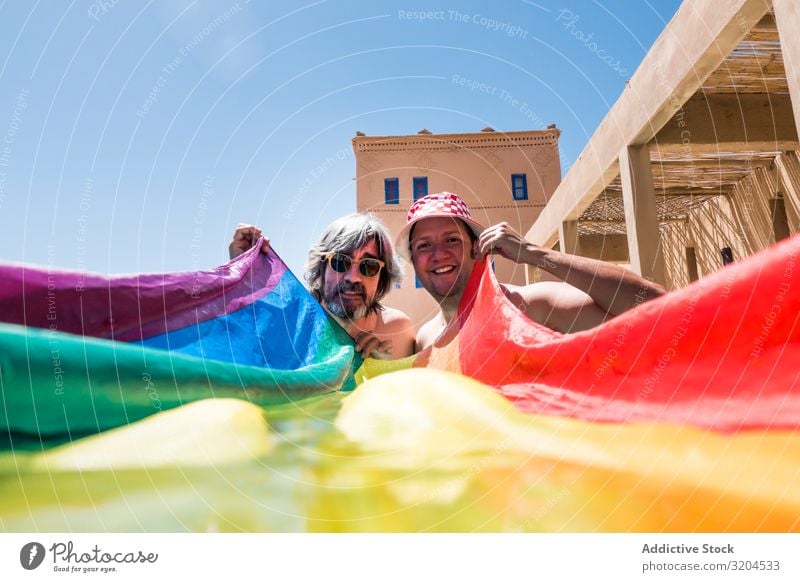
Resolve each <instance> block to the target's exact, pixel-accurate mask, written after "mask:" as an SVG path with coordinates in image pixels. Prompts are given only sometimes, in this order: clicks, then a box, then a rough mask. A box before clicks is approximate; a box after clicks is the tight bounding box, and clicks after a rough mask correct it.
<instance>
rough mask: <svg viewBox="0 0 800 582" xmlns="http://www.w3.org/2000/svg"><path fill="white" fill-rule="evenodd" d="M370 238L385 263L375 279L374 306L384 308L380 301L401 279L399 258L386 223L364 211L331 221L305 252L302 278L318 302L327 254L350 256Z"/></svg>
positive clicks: (320, 299)
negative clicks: (303, 276)
mask: <svg viewBox="0 0 800 582" xmlns="http://www.w3.org/2000/svg"><path fill="white" fill-rule="evenodd" d="M373 240H374V241H375V246H377V247H378V258H379V259H380V260H382V261H383V262H384V263H385V265H384V267H383V269H381V274H380V277H379V279H378V289H377V292H376V293H375V302H376V305H375V307H374V308H375V309H379V310H380V309H383V306H382V305H380V303H379V302H380V300H381V299H383V297H384V296H385V295H386V294H387V293H388V292H389V290H390V289H391V288H392V285H393V284H394V283H395V282H397V281H400V280H402V278H403V267H402V264H401V263H400V258H399V257H398V256H397V255H395V254H394V247H393V246H392V238H391V235H390V234H389V230H388V229H387V228H386V225H384V224H383V222H381V220H380V219H379V218H378V217H377V216H375V215H374V214H367V213H356V214H348V215H347V216H343V217H342V218H340V219H338V220H336V221H334V222H332V223H331V224H330V225H329V226H328V228H326V229H325V231H324V232H323V233H322V235H321V236H320V237H319V241H318V242H317V244H315V245H314V246H313V247H311V250H309V251H308V263H306V274H305V278H306V281H307V282H308V290H309V291H310V292H311V294H312V295H313V296H314V297H315V298H316V299H317V301H322V295H323V286H324V284H325V267H326V266H327V258H326V257H327V255H328V254H329V253H343V254H345V255H352V254H353V253H355V252H356V251H357V250H358V249H360V248H361V247H363V246H364V245H365V244H367V243H369V242H370V241H373Z"/></svg>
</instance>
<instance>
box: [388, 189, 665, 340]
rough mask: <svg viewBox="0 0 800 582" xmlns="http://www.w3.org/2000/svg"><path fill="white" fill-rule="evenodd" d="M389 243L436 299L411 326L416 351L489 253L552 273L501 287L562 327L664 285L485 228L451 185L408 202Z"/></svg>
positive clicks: (596, 317)
mask: <svg viewBox="0 0 800 582" xmlns="http://www.w3.org/2000/svg"><path fill="white" fill-rule="evenodd" d="M395 248H396V249H397V252H398V254H400V255H401V256H403V257H404V258H405V259H406V260H409V261H410V262H411V263H412V264H413V265H414V270H415V272H416V275H417V279H418V280H419V282H420V284H421V285H422V286H423V287H424V288H425V290H426V291H427V292H428V293H430V294H431V295H432V296H433V298H434V299H436V301H438V302H439V305H440V307H441V311H440V313H439V314H438V315H437V316H436V317H434V318H433V319H432V320H431V321H429V322H427V323H426V324H425V325H423V326H422V328H420V330H419V332H418V333H417V340H416V348H417V350H418V351H419V350H422V349H425V348H427V347H428V346H430V345H431V344H433V342H434V341H435V340H436V338H437V337H438V336H439V334H440V333H441V332H442V331H443V330H444V328H445V327H446V325H447V324H448V323H449V322H450V321H451V320H452V319H453V317H454V316H455V314H456V310H457V308H458V304H459V302H460V301H461V296H462V295H463V293H464V289H465V287H466V284H467V281H468V280H469V278H470V275H471V274H472V269H473V267H474V265H475V262H476V261H478V260H482V259H485V258H486V257H487V256H488V255H491V254H497V255H500V256H502V257H505V258H507V259H510V260H512V261H515V262H516V263H519V264H526V265H533V266H536V267H539V268H540V269H543V270H544V271H546V272H548V273H550V274H551V275H553V276H554V277H556V278H557V279H559V281H542V282H539V283H533V284H531V285H525V286H517V285H508V284H502V285H500V287H501V288H502V290H503V292H504V293H505V295H506V296H507V297H508V298H509V300H511V302H512V303H513V304H514V305H515V306H516V307H517V308H518V309H520V310H521V311H522V312H523V313H525V314H526V315H527V316H528V317H529V318H530V319H532V320H533V321H535V322H537V323H540V324H542V325H545V326H547V327H549V328H551V329H554V330H556V331H560V332H563V333H568V332H575V331H581V330H584V329H590V328H592V327H595V326H597V325H599V324H601V323H603V322H604V321H606V320H608V319H610V318H612V317H614V316H616V315H619V314H620V313H622V312H624V311H627V310H628V309H631V308H633V307H635V306H636V305H638V304H639V303H642V302H644V301H648V300H650V299H653V298H655V297H660V296H661V295H663V294H664V293H665V290H664V288H663V287H661V286H660V285H657V284H655V283H652V282H650V281H648V280H646V279H644V278H643V277H640V276H638V275H636V274H635V273H633V272H631V271H629V270H627V269H624V268H623V267H620V266H618V265H612V264H609V263H604V262H603V261H597V260H594V259H588V258H585V257H578V256H575V255H568V254H564V253H559V252H557V251H553V250H551V249H547V248H543V247H540V246H537V245H534V244H533V243H530V242H528V241H527V240H525V239H524V238H523V237H522V236H521V235H519V234H518V233H517V232H515V231H514V229H513V228H511V226H510V225H509V224H507V223H505V222H503V223H500V224H497V225H494V226H491V227H489V228H484V227H483V226H482V225H481V224H479V223H478V222H476V221H475V220H473V218H472V216H471V214H470V211H469V208H468V207H467V205H466V203H465V202H464V201H463V200H462V199H461V197H460V196H458V195H456V194H453V193H451V192H441V193H438V194H430V195H428V196H425V197H423V198H420V199H419V200H417V201H416V202H414V204H413V205H412V206H411V208H410V209H409V211H408V218H407V224H406V226H405V227H404V228H403V230H401V231H400V233H399V234H398V236H397V238H396V241H395Z"/></svg>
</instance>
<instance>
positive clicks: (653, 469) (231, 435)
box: [0, 238, 800, 532]
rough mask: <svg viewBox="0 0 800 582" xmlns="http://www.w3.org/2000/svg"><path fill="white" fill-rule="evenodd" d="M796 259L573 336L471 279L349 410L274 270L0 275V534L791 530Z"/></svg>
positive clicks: (269, 262)
mask: <svg viewBox="0 0 800 582" xmlns="http://www.w3.org/2000/svg"><path fill="white" fill-rule="evenodd" d="M798 252H800V239H798V238H794V239H791V240H789V241H785V242H784V243H782V244H781V245H778V246H776V247H774V248H772V249H770V250H768V251H767V252H765V253H762V254H760V255H756V256H754V257H751V258H749V259H747V260H745V261H742V262H741V263H739V264H734V265H731V266H728V267H726V268H724V269H722V270H721V271H720V272H718V273H716V274H714V275H711V276H709V277H706V278H704V279H702V280H701V281H699V282H697V283H695V284H693V285H691V286H689V287H687V288H685V289H682V290H680V291H677V292H674V293H671V294H669V295H668V296H666V297H664V298H661V299H659V300H656V301H652V302H648V303H645V304H643V305H640V306H638V307H637V308H635V309H634V310H632V311H630V312H627V313H625V314H622V315H620V316H618V317H616V318H614V319H612V320H611V321H609V322H607V323H606V324H604V325H603V326H601V327H599V328H597V329H595V330H591V331H588V332H582V333H578V334H572V335H562V334H559V333H557V332H553V331H551V330H548V329H546V328H543V327H541V326H539V325H537V324H535V323H533V322H531V321H529V320H528V319H527V318H526V317H525V316H524V315H523V314H521V313H520V312H519V311H518V310H516V309H515V308H514V307H513V306H512V305H511V304H510V303H508V301H507V300H506V298H505V296H504V295H503V293H502V291H501V290H500V288H499V286H498V285H497V283H496V281H495V280H494V278H493V276H492V272H491V269H486V268H485V265H479V266H478V267H477V268H476V270H475V272H474V273H473V277H472V278H471V280H470V282H469V286H468V289H467V292H466V294H465V301H464V302H463V303H462V305H461V306H460V308H459V314H458V317H457V319H456V320H455V322H454V324H453V325H452V326H451V327H450V328H449V329H448V330H447V332H446V333H445V334H444V335H443V336H442V338H441V339H440V340H439V341H438V342H437V343H436V345H435V346H434V347H433V348H432V349H430V350H428V351H425V352H423V353H421V354H418V355H417V356H414V357H411V358H407V359H405V360H403V361H396V362H390V363H387V362H380V361H375V360H366V361H365V362H364V364H363V366H361V367H360V369H359V371H358V373H357V374H356V376H357V377H358V379H359V381H360V382H361V385H360V386H359V387H358V388H357V389H356V390H355V391H353V392H352V393H349V392H344V391H343V390H342V388H347V387H349V386H350V385H352V382H353V374H352V370H353V368H354V367H355V366H357V365H358V364H359V363H360V362H357V361H356V359H355V357H354V354H353V347H352V343H351V342H350V341H349V340H348V339H347V338H342V337H341V335H342V333H343V332H341V330H339V329H338V328H337V327H335V326H333V327H332V324H331V322H330V320H328V319H327V317H325V313H324V311H323V310H321V308H319V305H318V304H316V302H314V301H313V299H312V298H310V296H308V295H307V293H305V291H304V290H303V289H302V286H300V284H299V282H298V281H297V280H296V279H294V277H293V276H291V274H290V273H288V271H286V270H285V267H283V266H282V263H280V261H279V259H277V257H276V256H274V255H269V256H267V257H264V256H261V255H258V254H257V253H251V254H249V255H247V256H246V257H245V258H240V259H238V260H237V261H234V262H233V263H231V264H229V265H226V266H224V267H220V268H219V269H216V270H214V271H209V272H206V273H203V274H199V275H197V276H198V277H199V279H197V280H201V281H204V283H205V285H206V286H205V287H203V289H204V292H203V293H207V295H206V298H207V299H208V301H205V300H203V299H202V298H200V299H198V298H197V297H196V296H193V295H196V293H194V291H193V285H194V283H193V282H192V278H193V277H195V275H194V274H178V275H143V276H136V277H127V278H118V279H117V278H114V279H108V278H96V279H92V281H93V283H92V284H91V285H87V284H84V285H79V284H78V283H79V279H78V278H79V277H81V275H80V274H74V273H73V274H68V273H66V274H64V273H62V274H63V275H64V277H63V278H60V276H59V275H56V276H54V275H53V273H52V272H47V271H46V270H42V269H38V270H37V269H32V268H29V267H20V266H8V267H2V269H3V270H2V274H3V281H2V282H0V313H2V314H3V317H2V319H4V320H6V321H10V322H11V323H10V324H5V325H3V326H2V327H0V358H1V359H0V381H1V382H2V384H0V390H2V402H3V405H4V406H3V412H2V416H0V419H2V421H3V423H4V424H3V425H2V432H3V433H5V434H4V435H3V436H4V437H7V442H6V443H5V452H0V492H2V494H1V495H0V529H2V530H4V531H31V530H36V531H98V530H100V531H187V530H189V531H279V532H284V531H286V532H288V531H334V532H338V531H411V532H415V531H466V532H472V531H558V532H576V531H577V532H601V531H665V532H666V531H672V532H701V531H703V532H734V531H735V532H750V531H753V532H798V531H800V517H799V516H800V495H798V493H797V492H798V491H800V432H798V424H800V408H799V407H798V388H797V375H798V373H800V368H798V367H797V365H796V362H797V361H798V356H799V355H800V354H798V330H797V319H798V315H799V314H800V304H799V303H798V302H799V301H800V300H799V299H798V296H800V293H798V286H800V282H798V280H797V278H796V276H795V271H796V259H797V256H798ZM281 269H283V270H281ZM290 276H291V277H290ZM287 277H290V278H287ZM89 279H91V278H90V277H88V276H86V277H84V278H83V282H84V283H86V282H87V281H89ZM9 281H10V283H9ZM57 281H61V282H62V283H63V285H61V286H59V285H54V284H55V283H56V282H57ZM28 282H31V283H32V285H28V284H27V283H28ZM117 283H121V287H119V288H118V287H117V286H116V284H117ZM53 285H54V288H53V289H51V286H53ZM109 286H111V287H113V289H109ZM76 287H81V288H82V289H80V290H76V289H75V288H76ZM22 289H24V292H23V293H22V294H20V292H19V291H20V290H22ZM87 289H91V291H87ZM264 289H266V291H264V293H263V294H262V290H264ZM15 290H16V292H15ZM142 290H144V291H142ZM123 291H124V292H123ZM51 292H52V294H51ZM203 293H201V296H202V295H203ZM304 293H305V295H304ZM272 295H275V297H272V298H270V296H272ZM309 300H310V303H309ZM262 301H265V302H266V303H265V304H264V305H262V304H260V302H262ZM118 302H119V303H118ZM301 304H302V305H301ZM118 305H119V308H118V307H117V306H118ZM137 306H138V307H137ZM141 306H145V307H141ZM51 309H54V310H55V311H51ZM141 309H144V311H145V312H146V313H144V314H138V312H139V310H141ZM240 312H244V313H240ZM52 313H55V315H56V319H55V320H50V319H48V316H49V315H51V314H52ZM51 321H55V326H56V329H53V328H51V327H50V322H51ZM20 324H23V325H27V326H28V327H23V326H22V325H20ZM298 326H300V327H299V328H298ZM254 329H257V330H258V331H257V332H255V333H254V332H253V330H254ZM309 329H311V330H314V331H313V333H310V332H309V331H308V330H309ZM278 338H280V342H282V343H281V345H273V343H274V342H277V341H278ZM123 340H124V341H123ZM238 342H242V343H241V344H240V343H238ZM283 342H285V343H283ZM287 346H293V347H287ZM412 368H413V369H412ZM212 398H213V399H212ZM98 432H101V434H92V433H98Z"/></svg>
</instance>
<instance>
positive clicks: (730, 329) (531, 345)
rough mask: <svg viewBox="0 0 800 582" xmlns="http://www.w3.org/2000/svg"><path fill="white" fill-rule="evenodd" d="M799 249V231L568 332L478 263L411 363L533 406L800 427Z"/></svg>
mask: <svg viewBox="0 0 800 582" xmlns="http://www.w3.org/2000/svg"><path fill="white" fill-rule="evenodd" d="M798 254H800V237H794V238H791V239H789V240H786V241H784V242H783V243H781V244H779V245H776V246H775V247H773V248H771V249H769V250H767V251H765V252H762V253H759V254H757V255H754V256H752V257H749V258H748V259H747V260H744V261H741V262H740V263H736V264H733V265H729V266H727V267H725V268H723V269H721V270H720V271H718V272H716V273H714V274H712V275H710V276H707V277H704V278H703V279H701V280H699V281H697V282H696V283H694V284H692V285H689V286H688V287H685V288H683V289H679V290H677V291H673V292H671V293H669V294H667V295H666V296H664V297H661V298H659V299H657V300H654V301H650V302H647V303H642V304H641V305H638V306H637V307H635V308H634V309H632V310H630V311H627V312H625V313H623V314H621V315H619V316H617V317H615V318H613V319H611V320H610V321H607V322H606V323H605V324H603V325H601V326H599V327H597V328H595V329H592V330H589V331H584V332H581V333H573V334H566V335H565V334H561V333H558V332H555V331H553V330H550V329H548V328H545V327H543V326H541V325H538V324H536V323H534V322H532V321H530V320H529V319H528V318H527V317H526V316H525V315H524V314H523V313H522V312H521V311H520V310H518V309H517V308H516V307H514V306H513V305H512V304H511V302H510V301H509V300H508V299H507V298H506V297H505V295H504V294H503V292H502V291H501V290H500V287H499V285H498V283H497V281H496V280H495V278H494V274H493V273H492V270H491V269H487V268H486V265H485V263H478V264H477V266H476V268H475V270H474V272H473V275H472V278H471V279H470V281H469V283H468V286H467V289H466V291H465V294H464V298H463V300H462V302H461V304H460V306H459V310H458V315H457V318H454V320H453V322H452V325H450V327H449V329H447V330H445V332H444V333H443V335H442V337H440V338H439V340H438V341H437V342H436V343H435V344H434V346H433V347H432V348H431V349H429V350H427V351H425V352H422V353H421V354H418V355H417V356H416V359H415V360H414V362H413V365H414V366H417V367H428V368H435V369H443V370H448V371H452V372H457V373H460V374H464V375H466V376H469V377H471V378H474V379H477V380H480V381H481V382H483V383H485V384H488V385H490V386H493V387H494V388H495V389H496V390H498V391H499V392H500V393H501V394H503V395H504V396H505V397H506V398H508V399H510V400H511V401H512V402H513V403H514V404H515V405H516V406H517V408H519V409H520V410H522V411H525V412H529V413H538V414H547V415H557V416H569V417H573V418H582V419H585V420H590V421H602V422H624V423H630V422H644V421H647V422H649V421H662V422H671V423H675V424H680V425H691V426H696V427H707V428H713V429H715V430H720V431H734V430H742V429H756V428H757V429H763V428H781V429H796V428H798V427H800V366H798V365H797V362H800V325H798V319H799V318H800V271H798V265H797V258H798Z"/></svg>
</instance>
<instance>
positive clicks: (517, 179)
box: [511, 174, 528, 200]
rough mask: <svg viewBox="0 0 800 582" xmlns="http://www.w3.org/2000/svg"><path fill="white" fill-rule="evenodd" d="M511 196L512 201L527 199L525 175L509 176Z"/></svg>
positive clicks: (526, 179)
mask: <svg viewBox="0 0 800 582" xmlns="http://www.w3.org/2000/svg"><path fill="white" fill-rule="evenodd" d="M511 194H512V195H513V196H514V200H527V199H528V176H527V175H526V174H511Z"/></svg>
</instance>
